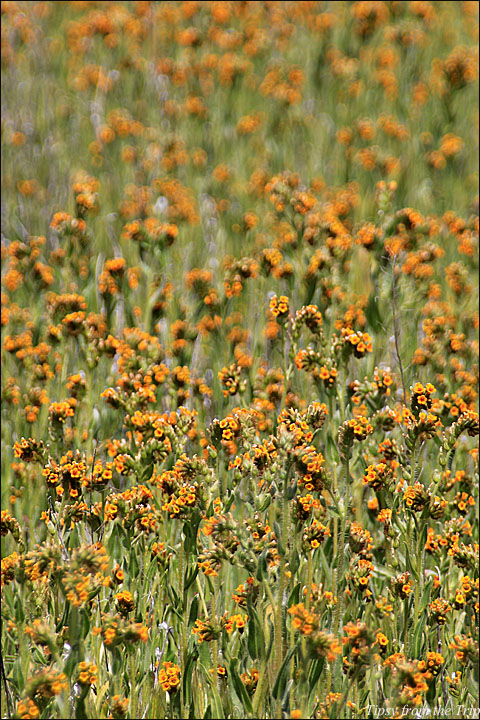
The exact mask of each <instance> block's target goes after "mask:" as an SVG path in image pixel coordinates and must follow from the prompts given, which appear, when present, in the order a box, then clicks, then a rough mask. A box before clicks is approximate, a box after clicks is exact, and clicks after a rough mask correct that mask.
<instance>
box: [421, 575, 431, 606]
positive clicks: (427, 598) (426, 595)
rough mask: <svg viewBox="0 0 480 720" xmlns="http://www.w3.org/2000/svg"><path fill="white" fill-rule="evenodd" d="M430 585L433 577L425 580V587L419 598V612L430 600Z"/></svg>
mask: <svg viewBox="0 0 480 720" xmlns="http://www.w3.org/2000/svg"><path fill="white" fill-rule="evenodd" d="M432 585H433V579H432V578H430V580H428V581H427V583H426V585H425V587H424V588H423V593H422V598H421V600H420V609H419V612H420V614H421V613H423V611H424V610H426V609H427V605H428V603H429V602H430V590H431V589H432Z"/></svg>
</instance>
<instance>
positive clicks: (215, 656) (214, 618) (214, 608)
mask: <svg viewBox="0 0 480 720" xmlns="http://www.w3.org/2000/svg"><path fill="white" fill-rule="evenodd" d="M215 585H216V583H215V577H212V587H213V592H212V596H211V601H210V606H211V621H212V624H213V625H216V624H217V589H216V586H215ZM212 662H213V671H214V677H215V678H216V682H217V690H218V692H220V683H219V677H218V673H217V668H218V640H217V638H216V637H215V638H214V639H213V640H212Z"/></svg>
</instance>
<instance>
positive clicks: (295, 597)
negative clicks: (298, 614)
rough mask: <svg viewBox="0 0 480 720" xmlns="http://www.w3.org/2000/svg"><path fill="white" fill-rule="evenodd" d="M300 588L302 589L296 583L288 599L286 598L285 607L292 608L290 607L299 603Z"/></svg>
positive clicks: (300, 584) (299, 584) (300, 585)
mask: <svg viewBox="0 0 480 720" xmlns="http://www.w3.org/2000/svg"><path fill="white" fill-rule="evenodd" d="M301 587H302V583H297V584H296V585H295V587H294V588H293V590H292V592H291V593H290V597H289V598H288V603H287V607H292V605H297V604H298V603H299V602H300V588H301Z"/></svg>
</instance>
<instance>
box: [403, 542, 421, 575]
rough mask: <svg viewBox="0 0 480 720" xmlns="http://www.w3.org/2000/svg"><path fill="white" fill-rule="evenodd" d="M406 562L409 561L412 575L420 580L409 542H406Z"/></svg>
mask: <svg viewBox="0 0 480 720" xmlns="http://www.w3.org/2000/svg"><path fill="white" fill-rule="evenodd" d="M405 562H406V563H407V568H408V571H409V572H410V574H411V575H413V577H414V578H415V580H416V581H417V582H418V573H417V569H416V567H415V566H414V565H413V562H412V558H411V557H410V551H409V549H408V546H407V544H406V543H405Z"/></svg>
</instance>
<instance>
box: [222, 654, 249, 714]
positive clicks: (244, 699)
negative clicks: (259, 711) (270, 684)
mask: <svg viewBox="0 0 480 720" xmlns="http://www.w3.org/2000/svg"><path fill="white" fill-rule="evenodd" d="M237 662H238V658H232V660H231V661H230V666H229V671H228V672H229V677H230V679H231V681H232V685H233V689H234V690H235V693H236V694H237V696H238V699H239V700H240V702H241V703H242V705H243V708H244V709H245V710H246V712H247V713H248V714H251V713H252V712H253V709H252V701H251V700H250V697H249V695H248V693H247V689H246V687H245V685H244V684H243V682H242V679H241V677H240V675H239V674H238V670H237Z"/></svg>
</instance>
